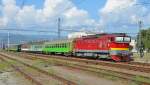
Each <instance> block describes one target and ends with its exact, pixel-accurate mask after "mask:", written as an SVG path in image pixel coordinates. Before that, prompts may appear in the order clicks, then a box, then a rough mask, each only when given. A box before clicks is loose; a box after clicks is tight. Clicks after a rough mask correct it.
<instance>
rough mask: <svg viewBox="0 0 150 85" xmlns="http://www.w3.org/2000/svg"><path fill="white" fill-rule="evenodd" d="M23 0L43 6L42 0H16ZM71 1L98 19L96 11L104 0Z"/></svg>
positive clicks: (19, 2) (20, 3)
mask: <svg viewBox="0 0 150 85" xmlns="http://www.w3.org/2000/svg"><path fill="white" fill-rule="evenodd" d="M23 1H24V4H25V5H33V4H34V5H35V6H36V8H37V9H39V8H43V4H44V0H17V4H18V5H22V2H23ZM70 1H72V2H73V3H74V4H75V5H76V6H77V7H78V8H80V9H84V10H86V11H88V12H89V15H90V17H91V18H93V19H95V20H98V19H99V17H100V16H99V14H98V11H99V9H100V8H102V7H103V6H104V5H105V3H106V0H70Z"/></svg>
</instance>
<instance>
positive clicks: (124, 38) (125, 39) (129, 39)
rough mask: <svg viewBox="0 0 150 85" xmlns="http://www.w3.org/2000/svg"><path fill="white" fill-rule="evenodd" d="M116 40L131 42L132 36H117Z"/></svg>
mask: <svg viewBox="0 0 150 85" xmlns="http://www.w3.org/2000/svg"><path fill="white" fill-rule="evenodd" d="M115 41H116V42H130V41H131V38H130V37H115Z"/></svg>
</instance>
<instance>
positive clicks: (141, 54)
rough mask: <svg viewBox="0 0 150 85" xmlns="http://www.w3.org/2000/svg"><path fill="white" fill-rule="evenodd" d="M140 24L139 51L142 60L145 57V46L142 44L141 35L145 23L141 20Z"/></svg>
mask: <svg viewBox="0 0 150 85" xmlns="http://www.w3.org/2000/svg"><path fill="white" fill-rule="evenodd" d="M138 24H139V51H140V57H141V58H142V57H143V56H144V46H143V43H142V34H141V30H142V24H143V22H142V21H141V20H140V21H138Z"/></svg>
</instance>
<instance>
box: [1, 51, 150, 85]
mask: <svg viewBox="0 0 150 85" xmlns="http://www.w3.org/2000/svg"><path fill="white" fill-rule="evenodd" d="M0 85H150V64H149V63H143V62H142V63H141V62H117V63H116V62H109V61H101V60H91V59H83V58H73V57H64V56H60V55H57V56H56V55H44V54H33V53H23V52H6V51H2V52H0Z"/></svg>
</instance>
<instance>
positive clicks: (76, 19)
mask: <svg viewBox="0 0 150 85" xmlns="http://www.w3.org/2000/svg"><path fill="white" fill-rule="evenodd" d="M64 16H65V20H66V23H65V24H66V25H77V26H78V25H84V24H86V25H87V24H89V25H91V24H93V23H94V20H92V19H89V15H88V12H87V11H85V10H79V9H77V8H76V7H73V8H71V9H70V10H68V11H67V12H65V13H64Z"/></svg>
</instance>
